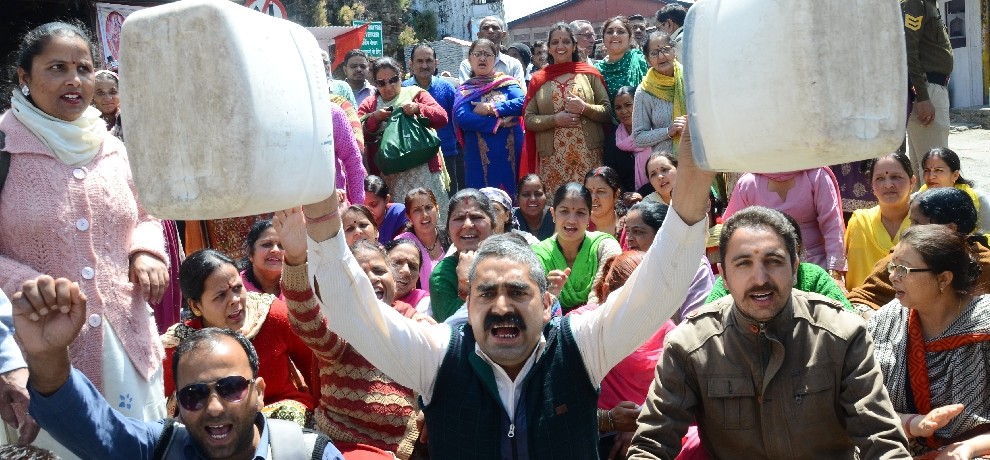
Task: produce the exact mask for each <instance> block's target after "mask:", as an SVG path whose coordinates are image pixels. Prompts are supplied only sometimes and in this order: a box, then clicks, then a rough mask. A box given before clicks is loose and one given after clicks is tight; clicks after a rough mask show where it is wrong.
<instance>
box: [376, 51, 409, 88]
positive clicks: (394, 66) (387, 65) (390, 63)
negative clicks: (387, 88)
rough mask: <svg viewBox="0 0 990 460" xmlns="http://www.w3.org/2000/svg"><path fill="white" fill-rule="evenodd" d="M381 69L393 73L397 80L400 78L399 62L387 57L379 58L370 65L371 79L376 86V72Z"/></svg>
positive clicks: (400, 68)
mask: <svg viewBox="0 0 990 460" xmlns="http://www.w3.org/2000/svg"><path fill="white" fill-rule="evenodd" d="M383 69H389V70H391V71H393V72H395V74H396V75H398V76H399V78H402V64H399V61H396V60H395V59H392V58H390V57H388V56H386V57H380V58H378V59H375V62H372V63H371V79H372V80H374V82H375V85H376V86H377V85H378V72H380V71H382V70H383Z"/></svg>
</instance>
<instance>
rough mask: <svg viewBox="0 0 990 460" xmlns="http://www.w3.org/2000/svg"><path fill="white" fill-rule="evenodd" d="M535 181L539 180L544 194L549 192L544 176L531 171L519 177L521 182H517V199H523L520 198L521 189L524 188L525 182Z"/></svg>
mask: <svg viewBox="0 0 990 460" xmlns="http://www.w3.org/2000/svg"><path fill="white" fill-rule="evenodd" d="M533 181H538V182H539V183H540V189H542V190H543V193H544V194H546V193H547V190H546V186H545V185H543V178H542V177H540V175H539V174H535V173H529V174H526V175H525V176H522V178H521V179H519V182H517V183H516V201H520V202H521V201H522V200H520V199H519V191H520V190H522V186H523V184H525V183H527V182H533Z"/></svg>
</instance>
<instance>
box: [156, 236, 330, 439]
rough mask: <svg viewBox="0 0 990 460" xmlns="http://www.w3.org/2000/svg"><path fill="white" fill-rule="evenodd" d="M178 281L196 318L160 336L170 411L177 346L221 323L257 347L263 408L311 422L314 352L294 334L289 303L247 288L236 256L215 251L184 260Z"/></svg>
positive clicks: (279, 416) (272, 413)
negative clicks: (196, 331) (263, 384)
mask: <svg viewBox="0 0 990 460" xmlns="http://www.w3.org/2000/svg"><path fill="white" fill-rule="evenodd" d="M179 285H180V287H181V289H182V298H183V300H184V305H185V308H187V309H188V311H189V312H190V313H191V314H192V317H191V318H190V319H188V320H185V321H183V322H180V323H178V324H175V325H173V326H172V327H170V328H169V329H168V331H166V332H165V333H164V334H162V336H161V340H162V345H164V346H165V360H164V363H163V368H164V371H165V394H166V395H168V396H169V412H170V413H173V414H174V413H175V406H174V397H173V394H174V392H175V391H176V388H175V381H174V380H173V375H172V355H173V353H174V352H175V347H177V346H179V344H180V343H182V341H183V340H184V339H185V338H186V337H187V336H189V334H191V333H192V332H193V331H195V330H197V329H202V328H204V327H220V328H227V329H231V330H234V331H237V332H239V333H241V334H243V335H244V336H245V337H247V338H248V340H250V341H251V343H252V344H253V345H254V348H255V349H256V350H257V351H258V377H261V378H263V379H264V380H265V404H266V405H265V407H264V408H263V409H262V412H264V413H265V414H266V415H267V416H269V417H271V418H277V419H282V420H290V421H293V422H296V423H298V424H299V425H300V426H303V425H307V423H308V422H309V416H310V414H311V412H312V410H313V407H314V406H315V403H316V401H315V400H314V398H313V395H312V394H310V388H311V386H310V385H311V383H312V380H311V373H312V371H313V362H314V359H313V352H312V351H311V350H310V349H309V347H307V346H306V344H305V343H303V341H302V340H300V339H299V336H297V335H296V334H295V333H294V332H292V329H291V328H290V326H289V312H288V309H287V307H286V305H285V302H283V301H281V300H279V299H278V297H275V296H274V295H271V294H265V293H260V292H248V290H247V288H245V287H244V282H243V280H242V278H241V274H240V273H238V271H237V267H236V265H234V261H233V259H231V258H230V257H227V256H226V255H224V254H223V253H221V252H219V251H215V250H213V249H203V250H200V251H196V252H194V253H193V254H191V255H189V257H187V258H186V260H185V261H183V262H182V266H181V267H180V268H179ZM283 292H284V290H283Z"/></svg>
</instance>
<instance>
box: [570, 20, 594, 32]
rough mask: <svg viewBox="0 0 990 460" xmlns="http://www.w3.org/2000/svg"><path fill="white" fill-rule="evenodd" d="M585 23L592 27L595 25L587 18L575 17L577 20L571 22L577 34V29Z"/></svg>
mask: <svg viewBox="0 0 990 460" xmlns="http://www.w3.org/2000/svg"><path fill="white" fill-rule="evenodd" d="M585 24H587V25H589V26H591V27H592V28H594V27H595V26H593V25H592V24H591V21H588V20H586V19H575V20H573V21H571V24H570V25H571V28H572V29H574V31H575V34H577V29H579V28H580V27H581V26H583V25H585Z"/></svg>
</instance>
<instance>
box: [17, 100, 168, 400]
mask: <svg viewBox="0 0 990 460" xmlns="http://www.w3.org/2000/svg"><path fill="white" fill-rule="evenodd" d="M0 131H2V132H3V134H2V135H0V140H2V141H0V143H2V144H4V145H0V149H2V150H6V151H8V152H10V153H11V156H10V171H9V173H8V176H7V181H6V183H5V185H4V187H3V192H2V194H0V288H2V289H3V290H4V292H8V293H11V294H12V293H14V292H17V291H18V290H20V287H21V284H22V283H24V282H25V281H27V280H29V279H33V278H35V277H37V276H39V275H42V274H45V275H51V276H54V277H65V278H69V279H72V280H74V281H78V282H79V286H80V288H82V291H83V293H84V294H86V297H87V299H88V304H87V312H86V313H87V321H86V324H84V325H83V328H82V331H80V333H79V336H78V337H77V338H76V340H75V341H74V342H73V343H72V345H71V347H70V354H71V357H72V365H73V366H75V367H76V368H78V369H79V370H80V371H82V372H83V374H85V375H86V377H88V378H89V379H90V380H92V381H93V383H94V384H95V385H96V386H97V388H100V389H102V388H103V386H102V385H103V329H102V326H101V324H102V321H103V320H107V321H109V322H110V326H111V327H113V330H114V332H115V333H116V334H117V336H118V338H119V339H120V341H121V343H122V344H123V346H124V349H125V350H127V356H128V357H130V359H131V362H132V363H133V364H134V367H135V369H136V370H137V371H138V373H139V374H140V375H141V376H143V377H144V378H145V379H149V378H150V376H151V374H152V373H154V371H155V370H156V369H157V368H158V367H160V366H161V363H162V357H163V356H164V352H163V350H162V345H161V343H160V342H159V340H158V333H157V330H156V328H155V322H154V319H153V317H152V316H151V310H150V309H149V307H148V304H147V302H146V301H145V299H144V296H143V295H142V294H141V293H140V290H139V288H137V287H136V286H135V285H133V284H131V283H130V281H128V271H129V267H130V256H131V255H132V254H134V253H135V252H138V251H147V252H149V253H151V254H154V255H156V256H158V257H160V258H161V259H162V260H168V258H167V257H166V256H165V240H164V238H163V236H162V235H163V234H162V226H161V223H160V222H159V221H158V220H156V219H155V218H153V217H151V216H149V215H148V214H147V213H145V212H144V210H143V209H142V208H141V206H140V204H139V203H138V202H137V198H136V191H135V189H134V182H133V181H132V180H131V170H130V166H129V165H128V161H127V153H126V152H125V150H124V144H122V143H121V142H120V141H119V140H118V139H117V138H115V137H113V136H111V135H109V134H107V135H106V139H105V140H104V141H103V147H102V148H101V150H100V152H99V153H98V154H97V155H96V157H95V158H94V159H93V161H92V162H90V164H88V165H86V166H82V167H79V168H74V167H70V166H67V165H66V164H64V163H62V162H61V161H59V160H58V159H57V158H56V157H55V156H54V154H52V152H51V151H49V150H48V148H47V147H45V145H44V144H43V143H42V142H41V141H40V140H39V139H38V138H37V137H35V136H34V134H32V133H31V131H29V130H28V129H27V128H26V127H25V126H24V125H23V124H21V122H20V121H19V120H17V118H16V117H14V115H13V114H12V113H11V112H10V111H8V112H7V113H5V114H4V115H3V117H2V118H0Z"/></svg>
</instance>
